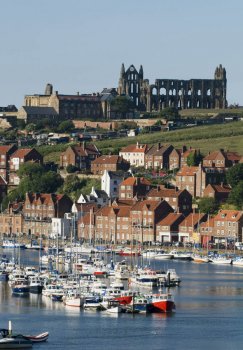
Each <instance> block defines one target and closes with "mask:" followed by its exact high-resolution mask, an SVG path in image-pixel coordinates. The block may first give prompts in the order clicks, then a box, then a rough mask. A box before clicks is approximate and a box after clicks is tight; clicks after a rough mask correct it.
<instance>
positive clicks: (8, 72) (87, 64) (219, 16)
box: [0, 0, 243, 108]
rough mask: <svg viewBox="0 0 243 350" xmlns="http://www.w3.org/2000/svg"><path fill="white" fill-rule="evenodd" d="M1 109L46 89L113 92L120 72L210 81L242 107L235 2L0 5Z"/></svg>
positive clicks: (72, 0) (112, 0)
mask: <svg viewBox="0 0 243 350" xmlns="http://www.w3.org/2000/svg"><path fill="white" fill-rule="evenodd" d="M0 9H1V19H0V43H1V51H0V62H1V64H0V81H1V84H0V106H7V105H9V104H15V105H16V106H17V107H18V108H19V107H21V105H22V104H23V100H24V95H26V94H42V93H44V90H45V86H46V84H47V83H52V84H53V89H54V90H55V91H58V92H59V93H63V94H76V93H77V92H78V91H79V92H80V94H82V93H93V92H99V91H101V90H102V89H103V88H104V87H107V88H109V87H117V86H118V79H119V73H120V68H121V64H122V63H124V64H125V68H128V67H129V66H130V65H131V64H134V65H135V67H137V69H139V66H140V64H142V65H143V69H144V78H146V79H149V81H150V83H153V82H154V80H155V79H156V78H158V79H159V78H160V79H166V78H169V79H185V80H186V79H192V78H198V79H213V77H214V71H215V68H216V67H217V66H218V65H219V64H222V65H223V67H225V68H226V73H227V99H228V103H229V104H233V103H239V104H240V105H243V59H242V58H243V22H242V21H243V1H242V0H231V1H229V0H167V1H166V0H150V1H148V0H119V1H118V0H41V1H37V0H7V1H6V0H0Z"/></svg>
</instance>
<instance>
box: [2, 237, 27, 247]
mask: <svg viewBox="0 0 243 350" xmlns="http://www.w3.org/2000/svg"><path fill="white" fill-rule="evenodd" d="M2 248H8V249H10V248H11V249H12V248H25V244H23V243H17V242H15V241H14V240H11V239H8V240H6V239H5V240H3V244H2Z"/></svg>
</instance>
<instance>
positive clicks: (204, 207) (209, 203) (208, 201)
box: [198, 197, 219, 214]
mask: <svg viewBox="0 0 243 350" xmlns="http://www.w3.org/2000/svg"><path fill="white" fill-rule="evenodd" d="M198 209H199V211H200V212H201V213H207V214H214V213H217V211H218V209H219V204H218V202H217V201H216V200H215V199H214V198H209V197H205V198H201V199H200V200H199V202H198Z"/></svg>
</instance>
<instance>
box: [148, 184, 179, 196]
mask: <svg viewBox="0 0 243 350" xmlns="http://www.w3.org/2000/svg"><path fill="white" fill-rule="evenodd" d="M181 193H182V190H179V191H178V190H176V189H175V188H174V189H172V188H165V187H164V186H161V187H160V186H159V187H157V188H152V189H151V190H150V191H149V192H148V194H147V197H148V198H150V197H159V198H165V197H178V196H179V195H180V194H181Z"/></svg>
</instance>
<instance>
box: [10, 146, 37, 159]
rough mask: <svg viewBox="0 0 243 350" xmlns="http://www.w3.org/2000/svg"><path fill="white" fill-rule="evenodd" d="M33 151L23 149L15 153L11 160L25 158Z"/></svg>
mask: <svg viewBox="0 0 243 350" xmlns="http://www.w3.org/2000/svg"><path fill="white" fill-rule="evenodd" d="M31 151H32V148H21V149H18V150H17V151H15V152H14V153H13V154H12V155H11V158H24V157H25V156H26V155H27V154H28V153H30V152H31Z"/></svg>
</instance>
